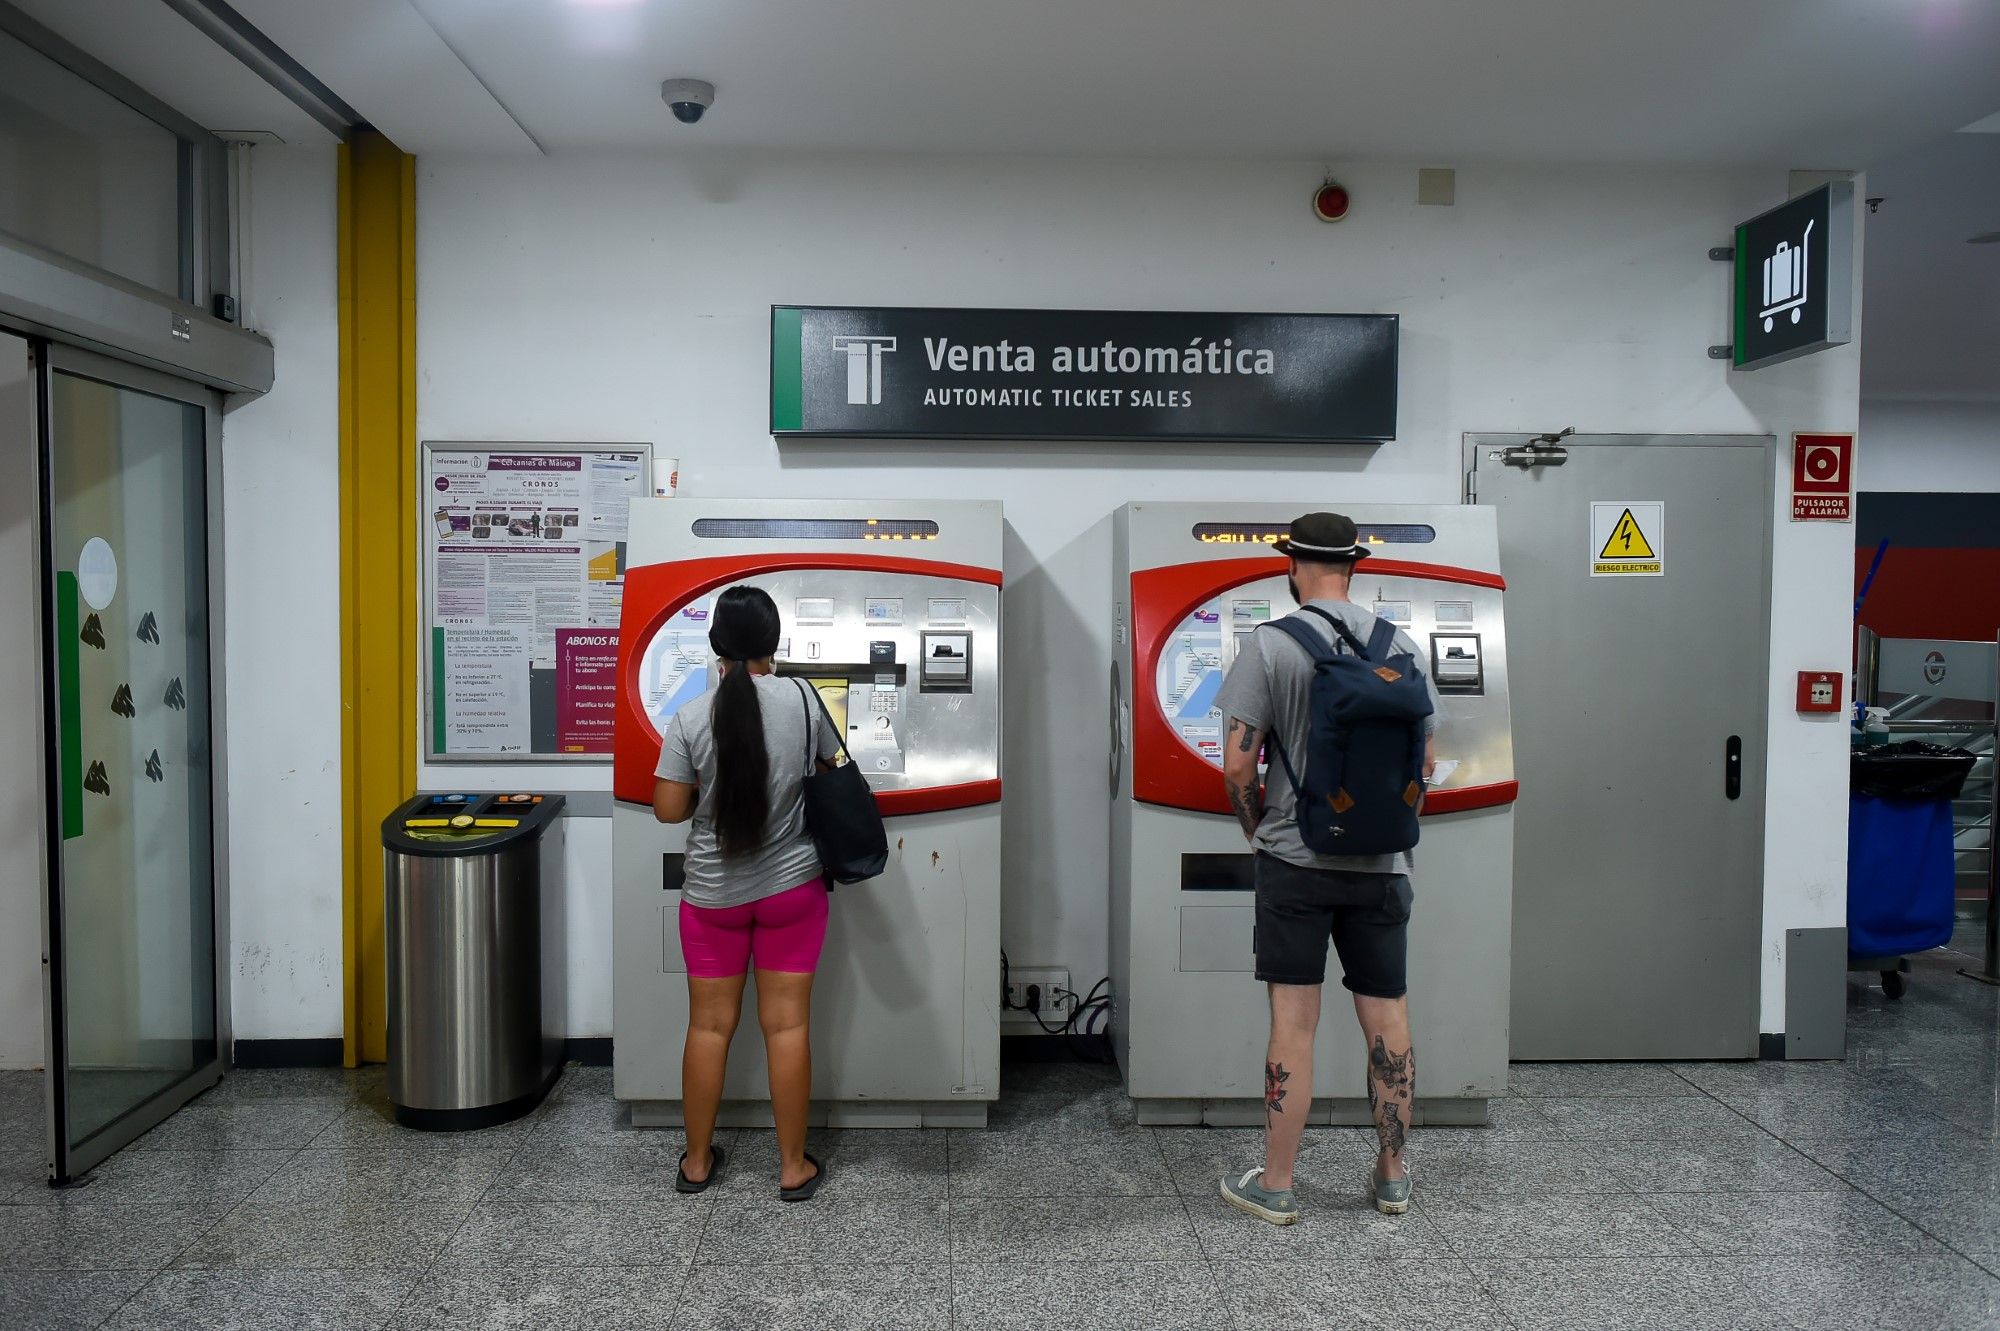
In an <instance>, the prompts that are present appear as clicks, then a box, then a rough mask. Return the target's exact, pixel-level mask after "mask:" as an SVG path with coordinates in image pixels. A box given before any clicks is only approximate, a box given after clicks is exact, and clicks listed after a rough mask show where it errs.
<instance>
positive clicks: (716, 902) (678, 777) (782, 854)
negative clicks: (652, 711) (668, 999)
mask: <svg viewBox="0 0 2000 1331" xmlns="http://www.w3.org/2000/svg"><path fill="white" fill-rule="evenodd" d="M751 680H752V681H753V682H754V683H755V684H756V685H757V704H758V708H759V710H760V711H761V712H762V714H763V718H764V750H765V752H766V753H768V754H769V755H770V758H771V776H770V797H771V814H770V817H769V819H768V820H767V821H766V822H765V824H764V844H763V848H762V849H760V850H758V851H757V852H756V853H755V854H753V855H745V856H743V857H741V858H739V859H732V860H725V859H724V858H723V857H722V849H721V846H720V844H719V843H718V841H717V839H716V835H715V820H714V816H713V811H714V799H713V794H714V790H715V732H714V729H713V728H712V725H711V713H712V711H713V709H714V706H715V693H714V691H713V690H710V691H709V692H707V693H704V694H703V695H702V696H701V697H699V698H697V699H695V700H694V701H693V702H691V703H689V704H687V706H685V707H683V708H681V709H680V710H679V711H678V712H675V713H674V719H673V720H672V721H670V722H668V723H667V733H666V737H665V738H664V739H663V740H662V741H661V742H660V765H659V767H658V768H657V769H655V775H657V776H658V777H659V778H660V779H661V780H663V781H679V782H681V783H683V784H685V785H690V786H697V787H699V788H700V798H699V799H698V800H697V801H696V802H695V808H694V820H693V822H692V824H691V825H690V827H689V829H688V841H687V866H686V867H687V882H686V884H685V885H684V886H683V888H682V893H681V894H682V896H683V897H684V898H686V900H687V901H688V902H690V903H691V904H693V905H696V906H708V907H721V906H741V905H744V904H745V903H747V902H752V901H761V900H763V899H764V898H765V897H770V896H776V895H777V894H778V893H780V892H785V891H789V890H790V889H792V888H794V887H797V886H798V885H799V884H801V883H808V882H811V881H812V880H813V879H814V878H817V877H818V876H819V874H820V863H819V852H818V851H817V850H815V849H814V848H813V843H812V838H811V837H810V836H808V835H807V834H806V810H805V776H806V766H807V764H806V743H807V737H808V728H810V736H811V741H812V746H813V752H814V753H816V754H817V755H818V756H819V757H821V758H825V759H829V760H830V759H832V758H833V756H834V755H835V754H837V753H839V752H840V737H839V736H838V735H836V734H834V733H833V727H832V726H830V725H828V724H827V718H826V716H825V714H824V713H823V712H821V711H820V704H819V699H817V698H815V697H813V696H812V686H811V685H809V684H805V683H803V682H801V681H798V680H793V679H788V678H781V677H779V676H776V675H752V676H751Z"/></svg>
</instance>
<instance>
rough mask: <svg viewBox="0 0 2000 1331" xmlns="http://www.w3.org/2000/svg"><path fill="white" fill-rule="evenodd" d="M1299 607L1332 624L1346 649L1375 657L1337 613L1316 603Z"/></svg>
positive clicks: (1359, 654)
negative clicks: (1325, 609)
mask: <svg viewBox="0 0 2000 1331" xmlns="http://www.w3.org/2000/svg"><path fill="white" fill-rule="evenodd" d="M1299 609H1301V610H1303V611H1305V612H1306V613H1307V614H1309V615H1318V616H1319V617H1320V618H1321V619H1324V620H1325V621H1326V622H1327V623H1329V624H1331V625H1333V631H1334V632H1335V633H1337V634H1339V635H1340V637H1341V640H1342V641H1344V642H1345V643H1346V644H1347V647H1348V650H1349V651H1351V652H1353V653H1354V654H1355V655H1356V656H1358V657H1360V658H1361V659H1362V660H1364V661H1373V660H1374V659H1375V658H1374V657H1372V656H1370V655H1369V654H1368V648H1366V647H1363V646H1362V645H1361V639H1359V638H1357V637H1355V636H1354V634H1353V632H1352V631H1351V630H1350V629H1349V628H1348V627H1347V625H1345V624H1343V623H1341V622H1340V617H1339V616H1338V615H1329V614H1328V613H1327V612H1326V611H1324V610H1322V609H1320V608H1319V607H1318V606H1316V605H1302V606H1300V607H1299ZM1278 622H1279V624H1281V625H1282V624H1283V623H1284V621H1283V620H1279V621H1278ZM1375 622H1376V623H1378V624H1386V623H1388V621H1387V620H1377V621H1375ZM1389 631H1390V632H1391V633H1394V632H1395V631H1396V630H1395V627H1394V626H1393V625H1392V626H1391V627H1390V629H1389ZM1371 642H1372V640H1371Z"/></svg>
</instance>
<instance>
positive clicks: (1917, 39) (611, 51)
mask: <svg viewBox="0 0 2000 1331" xmlns="http://www.w3.org/2000/svg"><path fill="white" fill-rule="evenodd" d="M15 3H19V4H21V5H22V7H24V8H26V9H28V10H29V11H30V12H31V13H34V14H35V15H36V16H37V17H39V18H41V19H42V20H43V21H44V22H46V23H49V24H50V25H51V26H53V27H56V28H57V29H58V30H60V31H62V32H63V33H64V34H65V35H67V36H69V37H71V39H72V40H75V41H77V42H78V43H79V44H81V45H84V46H85V47H86V48H88V49H90V50H92V51H93V52H94V53H96V54H98V55H99V56H100V57H101V58H103V59H105V60H107V62H109V63H111V64H113V65H114V66H117V67H119V68H121V69H123V70H124V71H125V72H126V73H128V74H129V75H130V76H131V77H133V78H135V79H136V80H138V81H139V82H141V83H142V84H144V85H145V86H148V87H149V88H151V89H152V90H154V91H155V92H158V93H159V94H160V95H162V96H163V97H166V98H167V100H170V101H174V102H177V103H178V104H180V105H182V106H184V107H186V109H187V110H188V111H189V112H190V113H191V114H194V115H196V116H197V118H201V119H203V120H205V121H208V122H211V123H218V124H219V123H220V122H225V121H226V122H230V123H229V124H228V125H227V126H226V127H228V128H253V127H257V126H254V125H252V124H250V123H249V122H250V121H253V120H259V119H261V120H263V121H264V122H266V124H267V127H270V128H273V129H276V130H277V131H278V132H279V133H280V134H281V135H282V136H283V137H286V138H288V139H289V138H292V137H293V136H294V134H300V135H303V134H306V133H307V132H308V131H307V129H306V126H305V125H304V124H301V123H300V121H301V119H302V118H301V117H300V116H299V115H298V114H297V113H296V112H295V111H294V112H291V113H287V112H286V111H285V109H284V108H283V107H282V106H277V105H274V104H273V103H272V102H271V99H270V98H269V97H268V96H264V95H262V94H260V93H258V91H257V89H256V88H254V87H248V86H246V85H245V84H244V82H243V79H242V78H240V77H236V76H233V75H231V74H229V72H228V71H227V70H223V69H220V68H219V67H217V66H216V65H215V63H214V61H213V60H212V59H207V58H198V57H190V56H189V54H188V49H187V47H188V36H189V34H183V35H182V36H180V37H177V38H176V37H169V36H168V35H166V32H165V27H164V26H163V24H164V25H171V24H172V23H178V22H179V20H178V19H177V18H176V17H174V16H173V14H172V12H171V10H169V9H168V7H167V5H166V4H165V3H164V2H163V0H15ZM232 3H233V4H234V7H235V9H236V10H237V11H238V12H240V13H241V14H242V15H243V16H244V17H245V18H247V19H248V20H249V21H250V22H252V23H254V24H255V25H257V27H258V28H260V29H261V30H262V31H263V32H264V33H265V34H267V35H268V36H269V37H271V38H272V39H273V40H274V41H276V42H277V44H278V45H279V46H281V47H283V48H284V49H285V50H286V51H287V52H288V53H289V54H290V55H291V56H292V57H294V58H295V59H296V60H298V61H299V62H300V63H301V64H303V65H304V66H305V67H306V68H307V69H308V70H310V71H312V73H313V74H314V75H316V76H317V77H318V78H319V79H320V80H321V81H322V82H324V83H325V84H327V85H328V86H329V87H330V88H332V89H333V91H334V92H335V93H337V94H339V96H340V97H342V98H343V99H344V100H345V101H347V102H348V103H349V104H351V105H352V106H354V107H355V108H356V109H357V110H358V111H359V112H360V114H361V115H363V116H365V117H366V118H367V119H368V120H369V121H370V122H371V123H373V124H374V125H375V126H376V127H378V128H380V129H381V130H383V132H384V133H386V134H388V135H389V136H390V137H391V138H392V139H394V140H395V141H396V142H397V143H399V144H400V145H401V146H402V147H403V148H405V149H406V150H409V151H411V152H416V153H435V152H453V151H471V152H526V153H532V152H536V151H538V150H546V151H550V152H562V151H569V150H584V149H607V148H609V149H646V148H653V149H678V150H688V151H705V150H712V149H780V150H804V151H867V152H896V151H916V152H943V153H975V154H977V153H1032V154H1048V153H1055V154H1078V155H1140V156H1163V157H1165V156H1173V157H1189V156H1200V157H1208V156H1214V157H1264V158H1294V159H1306V160H1333V159H1341V160H1351V159H1356V158H1372V159H1397V160H1424V161H1431V162H1436V163H1438V164H1442V165H1452V164H1461V163H1470V162H1475V161H1482V160H1505V161H1531V162H1563V163H1612V162H1615V163H1624V164H1676V165H1708V164H1724V163H1729V164H1746V165H1750V164H1755V165H1763V166H1780V167H1806V168H1842V167H1853V166H1859V165H1865V164H1867V163H1869V162H1871V161H1873V160H1875V159H1876V158H1878V157H1880V156H1882V155H1884V154H1886V153H1889V152H1893V151H1896V150H1898V149H1901V148H1903V147H1905V146H1907V145H1909V144H1911V143H1915V142H1919V141H1921V140H1923V139H1926V138H1929V137H1931V136H1933V135H1936V134H1939V133H1943V132H1945V131H1948V130H1951V129H1956V128H1958V127H1959V126H1962V125H1966V124H1969V123H1971V122H1973V121H1975V120H1978V119H1980V118H1981V117H1983V116H1989V115H1992V114H1994V113H1995V112H1996V111H2000V80H1996V79H1995V77H1994V74H1993V71H1994V70H1995V69H1996V68H2000V5H1996V4H1993V3H1991V0H1756V3H1747V4H1746V3H1744V2H1743V0H1676V2H1675V3H1672V4H1649V5H1620V4H1606V3H1605V2H1604V0H1487V3H1483V4H1469V3H1466V2H1465V0H1396V3H1382V0H1234V3H1229V4H1216V3H1214V2H1213V0H1006V2H1005V3H1000V4H982V5H974V4H953V3H948V2H944V0H761V3H747V2H746V0H339V2H338V3H328V0H232ZM175 66H178V72H176V70H175V68H173V67H175ZM682 76H685V77H696V78H705V79H708V80H710V81H712V82H713V83H715V84H716V85H717V88H718V96H717V104H716V107H715V109H714V110H713V111H712V112H711V113H710V114H709V116H708V118H707V119H706V120H704V121H703V123H702V124H700V125H699V126H696V127H693V128H688V127H685V126H682V125H680V124H678V123H676V122H675V121H674V119H673V118H672V116H671V115H669V114H668V112H667V110H666V108H665V107H664V106H662V105H661V104H660V100H659V95H658V87H659V83H660V80H662V79H663V78H669V77H682Z"/></svg>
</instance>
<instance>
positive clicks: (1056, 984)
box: [1001, 966, 1076, 1027]
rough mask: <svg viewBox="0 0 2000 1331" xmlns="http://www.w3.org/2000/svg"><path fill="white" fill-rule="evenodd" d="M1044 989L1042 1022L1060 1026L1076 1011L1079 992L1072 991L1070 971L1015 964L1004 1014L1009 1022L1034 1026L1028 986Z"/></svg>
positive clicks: (1009, 975)
mask: <svg viewBox="0 0 2000 1331" xmlns="http://www.w3.org/2000/svg"><path fill="white" fill-rule="evenodd" d="M1031 984H1032V985H1035V986H1036V987H1038V988H1039V989H1040V990H1041V995H1042V1008H1041V1017H1042V1021H1043V1022H1045V1023H1047V1024H1048V1025H1050V1026H1060V1025H1062V1024H1063V1023H1064V1022H1066V1021H1068V1020H1069V1018H1070V1014H1071V1013H1072V1012H1075V1011H1076V995H1075V994H1073V993H1071V992H1070V987H1069V972H1068V971H1066V970H1058V969H1055V968H1045V969H1036V968H1033V967H1027V966H1015V967H1013V968H1011V969H1010V970H1009V971H1008V972H1007V1004H1008V1006H1007V1009H1006V1010H1005V1011H1004V1012H1002V1013H1001V1016H1002V1017H1004V1018H1005V1019H1006V1021H1007V1023H1008V1024H1009V1025H1021V1026H1030V1027H1032V1026H1034V1025H1035V1015H1034V1014H1033V1013H1031V1012H1028V1011H1026V1010H1025V1009H1026V1008H1027V1006H1028V986H1029V985H1031Z"/></svg>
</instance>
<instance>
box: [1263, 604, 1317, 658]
mask: <svg viewBox="0 0 2000 1331" xmlns="http://www.w3.org/2000/svg"><path fill="white" fill-rule="evenodd" d="M1260 627H1262V628H1271V629H1276V630H1278V632H1280V633H1282V634H1284V635H1285V636H1286V637H1287V638H1290V639H1291V640H1292V641H1293V642H1295V643H1297V644H1298V645H1299V646H1301V647H1303V648H1305V649H1306V655H1307V656H1310V657H1311V658H1312V662H1313V664H1314V665H1320V664H1322V663H1324V662H1327V661H1331V660H1332V659H1333V657H1334V653H1333V649H1332V648H1330V647H1328V646H1327V642H1326V639H1325V638H1322V637H1320V636H1319V634H1317V633H1314V632H1313V631H1312V630H1311V629H1309V628H1307V627H1306V626H1305V625H1304V624H1301V623H1300V622H1299V621H1298V620H1296V619H1294V618H1292V617H1291V616H1290V615H1287V616H1285V617H1284V618H1283V619H1271V620H1266V621H1265V622H1264V623H1263V624H1262V625H1261V626H1260Z"/></svg>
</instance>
